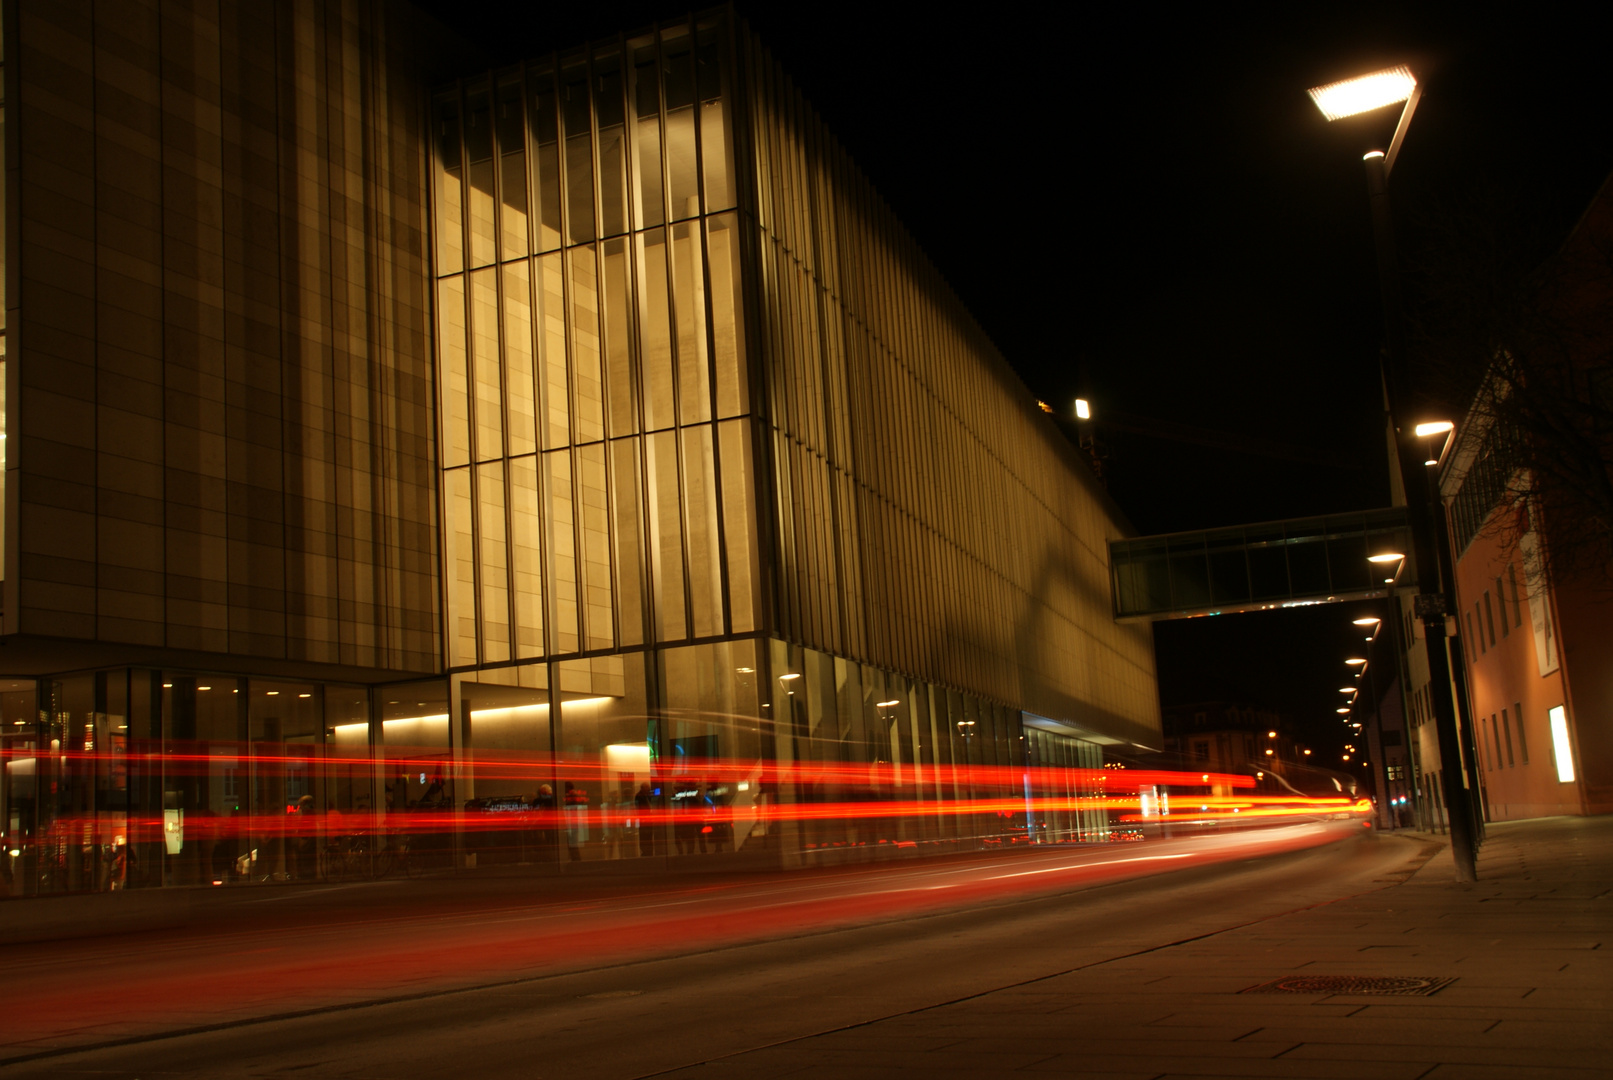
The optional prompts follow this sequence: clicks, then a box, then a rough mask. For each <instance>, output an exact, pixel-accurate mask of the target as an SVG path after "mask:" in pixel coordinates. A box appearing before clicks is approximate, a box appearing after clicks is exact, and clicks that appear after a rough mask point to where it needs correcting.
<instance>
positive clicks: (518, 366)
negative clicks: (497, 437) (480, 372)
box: [503, 260, 538, 454]
mask: <svg viewBox="0 0 1613 1080" xmlns="http://www.w3.org/2000/svg"><path fill="white" fill-rule="evenodd" d="M503 293H504V295H503V301H504V400H505V407H506V410H507V414H508V418H509V420H508V427H507V429H506V435H507V437H508V440H509V452H510V453H511V454H530V453H532V452H533V451H534V450H536V449H537V448H538V427H537V424H538V403H537V385H536V383H534V382H533V367H532V282H531V280H530V276H529V274H528V270H527V263H526V261H525V260H522V261H520V262H512V263H506V264H505V265H504V277H503Z"/></svg>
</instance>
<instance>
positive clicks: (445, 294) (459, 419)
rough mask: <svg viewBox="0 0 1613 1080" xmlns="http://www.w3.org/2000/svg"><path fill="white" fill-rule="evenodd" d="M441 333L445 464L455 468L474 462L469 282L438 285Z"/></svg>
mask: <svg viewBox="0 0 1613 1080" xmlns="http://www.w3.org/2000/svg"><path fill="white" fill-rule="evenodd" d="M437 330H438V334H439V335H440V339H441V344H440V354H441V357H442V361H441V363H442V371H441V374H440V377H439V380H438V382H439V388H438V389H439V393H440V395H441V405H440V408H441V412H442V438H443V445H442V463H443V465H444V466H447V467H449V468H452V467H453V466H455V465H464V464H466V463H467V462H469V461H470V390H469V378H470V375H469V372H468V371H467V370H466V357H465V279H464V278H462V277H452V278H446V279H444V280H443V281H440V282H438V284H437Z"/></svg>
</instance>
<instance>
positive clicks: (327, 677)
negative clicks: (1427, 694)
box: [0, 2, 1160, 895]
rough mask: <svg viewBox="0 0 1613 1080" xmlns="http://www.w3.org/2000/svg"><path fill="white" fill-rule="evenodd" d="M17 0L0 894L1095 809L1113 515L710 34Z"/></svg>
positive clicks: (0, 659)
mask: <svg viewBox="0 0 1613 1080" xmlns="http://www.w3.org/2000/svg"><path fill="white" fill-rule="evenodd" d="M4 19H5V21H4V35H5V55H4V70H5V108H6V117H5V119H6V122H7V127H6V142H5V154H6V163H7V169H6V188H5V196H6V223H7V234H6V249H5V253H6V275H5V287H6V333H7V335H8V336H7V346H8V354H7V357H6V360H5V372H6V379H5V387H6V396H5V424H6V432H7V434H8V435H9V436H10V441H9V442H8V443H7V445H6V449H7V457H6V461H5V514H4V535H5V548H4V558H5V563H4V611H3V616H0V617H3V620H4V622H3V637H0V673H3V674H0V678H3V679H4V680H6V681H4V682H0V691H3V694H0V704H3V710H4V717H3V724H0V727H3V733H0V751H3V753H4V755H5V757H4V761H5V770H4V781H3V787H0V802H3V804H4V813H5V817H4V819H3V820H0V828H3V830H4V837H5V840H4V843H5V848H4V851H5V854H3V855H0V881H3V883H4V884H3V888H4V889H5V890H7V891H9V892H10V894H11V895H35V894H44V893H52V892H61V891H68V890H93V889H111V888H134V887H151V886H159V885H187V884H207V883H213V882H236V881H263V880H294V879H298V878H309V877H318V876H324V875H328V874H331V873H334V872H337V871H344V870H346V869H350V865H349V864H350V863H351V862H352V859H351V855H352V854H353V853H354V852H355V851H359V850H363V851H365V852H366V853H367V854H370V855H373V854H374V853H376V852H378V851H381V850H383V849H385V850H396V849H397V844H396V840H395V838H396V837H399V836H407V837H410V838H411V843H412V845H413V852H412V858H413V859H414V860H415V861H416V862H425V863H426V864H427V865H429V866H433V867H437V868H443V869H446V868H450V867H453V868H459V869H467V868H471V867H476V868H483V867H486V866H488V865H490V864H495V863H535V864H541V863H545V862H552V863H555V864H557V865H561V866H567V867H569V866H571V865H572V864H573V863H593V862H600V861H604V860H628V859H631V860H635V861H636V862H637V863H638V864H639V865H641V866H643V867H644V868H646V869H651V868H658V867H665V866H667V865H676V864H679V863H684V862H689V861H698V860H705V861H707V862H711V863H717V862H719V860H729V861H730V862H731V861H733V860H736V859H737V860H756V861H759V862H765V863H766V864H769V865H782V866H790V865H803V864H811V863H814V862H819V861H823V860H825V859H839V858H847V857H868V856H870V855H872V854H889V853H896V852H909V851H912V852H921V851H924V850H953V849H958V848H968V847H973V846H977V845H981V844H1003V843H1029V842H1073V841H1081V840H1093V839H1102V838H1104V836H1105V831H1106V824H1105V818H1104V815H1103V813H1102V812H1101V810H1093V809H1090V808H1086V809H1081V808H1078V806H1077V804H1076V802H1075V801H1074V798H1073V797H1075V796H1078V795H1083V794H1086V795H1090V794H1093V793H1094V792H1095V791H1096V790H1097V788H1096V786H1095V785H1096V783H1097V781H1096V780H1095V779H1094V772H1093V770H1097V769H1098V768H1099V766H1101V764H1102V753H1103V750H1102V748H1103V746H1104V745H1106V744H1107V745H1116V744H1118V745H1123V746H1126V747H1142V746H1146V747H1157V746H1158V745H1159V742H1160V735H1159V715H1158V697H1157V693H1156V690H1155V683H1154V672H1153V649H1152V639H1151V632H1150V629H1149V627H1148V625H1147V624H1146V623H1144V624H1130V625H1124V626H1122V625H1117V624H1116V623H1115V621H1114V619H1113V617H1112V614H1111V603H1110V596H1109V568H1108V565H1107V552H1108V542H1109V541H1110V540H1112V539H1115V538H1117V537H1121V536H1123V535H1126V533H1127V529H1128V527H1127V526H1126V524H1125V522H1124V521H1123V519H1122V518H1121V516H1120V514H1119V513H1118V511H1117V510H1116V509H1115V508H1114V506H1113V504H1112V503H1111V502H1110V501H1109V500H1108V498H1107V497H1106V495H1105V494H1104V492H1103V491H1102V489H1101V487H1100V486H1099V485H1098V484H1097V483H1096V482H1095V481H1094V479H1093V477H1092V475H1091V473H1090V472H1089V471H1088V470H1087V469H1086V467H1085V466H1084V464H1083V463H1082V462H1081V460H1080V459H1079V456H1078V454H1077V452H1076V451H1075V449H1074V447H1072V446H1071V445H1070V444H1069V443H1068V441H1067V440H1066V439H1065V438H1064V437H1063V436H1062V435H1061V434H1060V433H1059V432H1058V431H1057V430H1056V428H1055V427H1054V425H1053V423H1052V422H1051V420H1050V419H1049V418H1048V417H1046V416H1045V415H1044V414H1043V413H1042V412H1041V410H1040V409H1039V408H1038V405H1037V402H1036V401H1035V400H1034V398H1033V397H1032V395H1031V394H1030V393H1029V392H1028V391H1027V390H1026V388H1025V387H1024V385H1023V384H1022V383H1021V382H1020V380H1019V379H1018V378H1017V376H1015V375H1014V373H1013V371H1012V370H1011V368H1010V367H1009V366H1008V365H1007V363H1006V362H1005V360H1004V359H1003V358H1002V357H1001V356H1000V355H999V354H998V353H997V352H996V350H995V349H994V348H993V347H992V345H991V343H990V342H989V340H988V339H987V338H986V336H985V334H984V333H983V332H982V331H981V329H980V327H979V326H978V325H977V324H976V323H975V322H974V321H973V320H972V318H971V317H970V316H969V315H968V313H967V311H966V310H965V309H964V308H963V306H962V305H961V303H960V302H959V301H958V299H957V297H956V296H954V295H953V294H952V292H951V291H950V289H949V288H948V287H947V285H946V284H945V282H944V281H943V280H942V279H941V278H940V276H939V275H938V273H937V272H936V270H935V269H934V267H933V266H932V265H931V264H930V263H929V261H928V260H927V259H926V258H925V256H924V255H923V253H922V251H921V250H920V249H919V248H918V246H917V244H916V243H915V242H914V240H913V239H912V238H911V237H910V236H909V235H908V234H907V233H906V232H905V231H904V230H903V229H902V227H901V225H900V223H899V222H898V220H897V219H896V217H895V215H894V214H893V213H892V212H891V210H890V209H889V208H888V207H887V206H886V205H885V203H884V202H883V201H882V200H881V199H880V197H879V196H878V194H877V193H876V192H874V191H873V190H872V189H871V188H870V186H869V185H868V183H867V181H866V180H865V179H864V178H863V177H862V176H861V174H860V173H859V172H858V171H857V169H856V167H855V166H854V165H853V164H852V162H851V161H850V160H849V159H848V158H847V157H846V155H845V153H844V152H843V151H842V150H841V149H840V148H839V147H838V145H837V144H836V143H835V141H834V138H833V136H832V135H831V134H830V133H829V132H828V131H826V130H825V129H824V127H823V125H822V124H821V122H820V121H819V120H818V118H817V117H816V116H815V114H814V113H813V112H812V110H811V108H810V107H809V106H808V105H807V103H806V102H805V101H803V100H802V98H801V96H800V95H799V93H798V92H797V91H795V90H794V88H793V87H792V86H791V84H790V82H789V80H788V78H787V77H786V76H785V75H784V74H783V72H782V71H780V70H779V69H778V67H777V66H776V65H775V64H774V62H773V61H772V60H771V58H770V57H769V56H768V55H767V53H766V52H765V50H764V49H763V48H762V46H761V45H760V43H759V42H757V40H756V39H755V38H754V37H753V36H751V35H750V33H749V32H748V31H747V30H746V29H745V27H744V26H743V24H742V23H739V22H737V21H736V20H734V19H733V17H732V16H731V15H730V14H727V13H725V12H721V11H718V12H713V13H708V14H702V15H697V16H694V17H691V18H688V19H684V20H679V21H677V22H674V23H669V24H666V25H662V26H659V27H655V28H651V29H649V30H645V31H643V32H640V33H635V34H631V35H623V36H620V37H618V38H615V39H612V40H610V41H606V42H597V43H594V44H592V45H590V46H587V47H583V48H578V49H575V50H572V51H568V52H565V53H562V54H559V55H551V56H547V57H540V58H536V59H534V60H531V61H530V62H528V63H525V64H522V65H520V66H519V67H513V68H508V69H501V70H496V71H483V72H480V73H476V74H471V75H463V72H460V73H459V74H461V75H463V77H461V78H458V79H457V80H454V81H449V80H447V79H442V78H438V77H437V76H436V75H433V74H429V73H430V72H432V71H433V70H435V69H434V68H433V67H432V65H433V64H434V63H436V60H435V59H434V55H435V53H436V52H438V51H440V49H438V48H437V47H435V46H434V45H433V44H432V43H433V42H434V41H436V40H440V39H439V38H438V36H437V35H435V34H434V32H433V30H432V28H430V27H428V26H425V25H424V24H423V23H422V22H421V21H420V20H419V19H417V18H416V17H415V16H413V15H412V14H411V13H410V12H409V11H408V10H407V9H403V8H396V9H394V8H390V7H386V6H378V7H375V8H363V9H360V10H359V11H358V12H357V13H356V14H355V12H354V11H352V10H349V9H347V8H345V7H342V6H340V5H336V4H329V5H326V4H319V3H302V4H292V3H285V4H275V5H253V4H231V3H226V4H223V5H221V6H220V7H219V8H218V12H217V17H216V18H214V17H213V15H212V14H209V15H205V16H204V15H200V14H198V13H196V12H194V11H187V12H183V13H181V12H177V11H173V10H170V9H168V8H163V9H161V10H160V11H159V10H155V9H153V10H146V9H134V8H132V7H131V8H128V9H125V8H122V7H120V6H114V5H101V6H97V7H96V8H94V9H93V11H89V12H86V13H76V12H74V11H71V10H67V9H66V8H64V7H59V6H55V5H45V4H29V3H23V4H17V3H15V2H7V3H6V5H5V7H4ZM265 43H272V45H273V47H272V48H269V47H266V45H265ZM1082 805H1086V804H1082ZM880 806H885V807H888V810H889V812H888V813H879V812H877V810H878V807H880ZM870 807H872V808H874V810H870V809H869V808H870ZM349 836H353V837H358V836H364V837H367V838H368V840H367V842H366V844H365V845H363V846H361V845H359V844H357V843H348V842H347V840H346V838H347V837H349Z"/></svg>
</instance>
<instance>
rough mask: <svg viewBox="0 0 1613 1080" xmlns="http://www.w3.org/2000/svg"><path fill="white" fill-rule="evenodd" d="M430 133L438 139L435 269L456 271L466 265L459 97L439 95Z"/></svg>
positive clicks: (448, 271)
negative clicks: (440, 96)
mask: <svg viewBox="0 0 1613 1080" xmlns="http://www.w3.org/2000/svg"><path fill="white" fill-rule="evenodd" d="M433 128H434V130H433V132H432V133H433V134H434V135H435V136H436V139H437V175H436V176H435V177H434V178H433V181H434V186H435V187H436V189H437V190H436V196H437V222H436V233H437V235H436V239H437V272H438V273H439V274H457V273H458V272H459V271H460V270H463V269H464V268H465V237H464V227H465V221H464V207H463V201H464V198H465V194H464V191H463V190H462V187H461V185H462V182H463V180H464V171H465V170H464V166H463V160H464V159H463V158H462V157H461V155H460V148H459V101H458V99H457V97H442V98H438V99H437V102H436V117H435V123H434V125H433Z"/></svg>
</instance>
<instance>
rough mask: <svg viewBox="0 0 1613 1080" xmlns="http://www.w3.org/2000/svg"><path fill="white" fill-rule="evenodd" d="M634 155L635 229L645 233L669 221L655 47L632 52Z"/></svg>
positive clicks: (649, 46)
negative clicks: (663, 167) (635, 164)
mask: <svg viewBox="0 0 1613 1080" xmlns="http://www.w3.org/2000/svg"><path fill="white" fill-rule="evenodd" d="M633 113H634V117H635V120H634V123H635V125H636V129H635V131H634V139H633V152H634V154H635V155H636V157H637V160H638V170H637V172H636V174H635V183H634V195H635V200H634V213H635V214H636V215H637V222H636V225H635V227H636V228H640V229H644V228H649V227H650V226H654V225H660V224H661V223H662V222H664V221H665V220H666V211H665V209H664V208H663V207H662V191H663V186H662V180H661V79H660V76H659V74H658V69H657V67H656V63H655V45H654V43H653V42H652V43H651V44H648V45H644V46H641V47H639V48H637V49H635V50H634V51H633Z"/></svg>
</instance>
